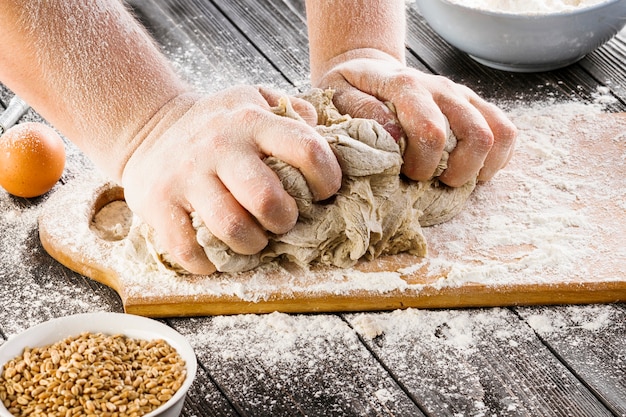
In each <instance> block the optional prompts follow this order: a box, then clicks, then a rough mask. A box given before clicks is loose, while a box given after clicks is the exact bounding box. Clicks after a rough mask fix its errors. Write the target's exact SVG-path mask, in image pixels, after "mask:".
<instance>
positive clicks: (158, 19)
mask: <svg viewBox="0 0 626 417" xmlns="http://www.w3.org/2000/svg"><path fill="white" fill-rule="evenodd" d="M134 4H135V7H136V8H137V10H145V11H144V12H143V13H142V12H138V13H139V14H140V16H143V18H144V24H146V25H147V26H149V27H150V26H155V27H157V28H159V27H161V28H167V25H169V24H171V26H170V29H169V30H170V31H171V32H175V31H177V30H181V31H182V32H184V36H181V35H180V34H169V35H168V31H167V29H166V30H162V29H161V30H156V31H154V33H155V36H165V39H163V38H158V37H157V40H158V41H159V42H163V41H165V42H164V43H162V45H163V47H164V48H165V49H166V50H167V47H168V44H167V41H168V39H169V40H171V39H172V38H178V39H179V41H178V43H180V42H181V39H183V41H182V45H176V43H177V42H174V45H175V47H174V48H173V49H174V50H173V51H172V50H170V52H169V53H170V54H173V56H175V57H176V59H186V61H185V63H189V62H191V61H193V60H194V59H195V58H194V57H195V56H198V59H201V60H202V62H203V64H202V65H201V66H200V69H201V72H198V71H196V73H195V74H192V77H193V78H194V79H195V81H196V82H195V84H196V85H199V86H201V89H202V90H205V91H209V92H215V91H217V90H222V89H224V88H225V87H227V86H232V85H235V84H265V85H272V86H274V87H276V88H283V89H285V90H288V89H291V85H290V83H289V82H288V81H287V80H286V79H285V78H284V77H283V76H282V74H280V72H279V71H277V70H276V68H275V67H274V66H273V65H272V64H271V63H270V62H269V61H268V60H267V59H266V58H265V57H264V56H263V55H262V54H261V53H260V52H259V50H258V49H257V48H256V47H255V46H254V45H252V44H251V43H250V41H249V40H248V39H247V38H246V36H245V35H244V34H243V33H242V32H240V31H239V30H238V29H237V28H236V27H234V26H233V24H232V23H231V22H230V21H229V20H228V19H227V18H226V17H225V16H224V15H223V14H222V13H221V12H220V11H219V10H218V9H217V8H216V7H215V6H214V5H213V4H212V3H211V2H208V1H204V2H197V1H189V0H162V1H158V2H156V1H155V2H135V3H134ZM185 37H187V38H188V39H189V40H190V41H191V42H189V41H184V38H185ZM184 45H188V46H191V50H192V52H191V53H190V52H186V51H185V50H180V49H178V48H179V46H184ZM176 49H178V50H176ZM198 53H201V54H202V55H197V54H198ZM187 76H189V74H187ZM202 85H204V87H202Z"/></svg>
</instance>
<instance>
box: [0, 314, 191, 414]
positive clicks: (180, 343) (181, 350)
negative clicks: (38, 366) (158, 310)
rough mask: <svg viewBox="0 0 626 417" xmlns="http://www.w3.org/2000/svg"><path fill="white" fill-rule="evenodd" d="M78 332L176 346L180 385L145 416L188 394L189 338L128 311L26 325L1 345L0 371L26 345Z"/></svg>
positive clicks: (0, 411)
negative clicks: (160, 341) (182, 363)
mask: <svg viewBox="0 0 626 417" xmlns="http://www.w3.org/2000/svg"><path fill="white" fill-rule="evenodd" d="M81 332H92V333H96V332H101V333H105V334H109V335H113V334H123V335H125V336H127V337H131V338H134V339H143V340H153V339H163V340H165V341H166V342H167V343H169V344H170V346H172V347H173V348H174V349H176V351H177V352H178V354H179V355H180V356H181V358H182V359H183V360H184V361H185V369H186V371H187V375H186V377H185V381H184V382H183V384H182V385H181V387H180V388H179V389H178V390H177V391H176V393H174V395H173V396H172V398H170V399H169V400H168V401H167V402H165V403H164V404H162V405H161V406H159V407H158V408H156V409H155V410H153V411H151V412H150V413H148V414H145V415H144V417H153V416H157V415H158V414H160V413H162V412H163V411H165V410H167V409H169V408H170V407H172V406H173V405H174V404H176V403H177V402H178V401H179V400H181V399H184V397H185V396H186V395H187V391H188V390H189V387H190V386H191V384H192V382H193V380H194V379H195V376H196V372H197V369H198V364H197V361H196V355H195V353H194V351H193V348H192V347H191V344H190V343H189V341H188V340H187V339H186V338H185V337H184V336H183V335H181V334H180V333H178V332H177V331H176V330H174V329H173V328H171V327H169V326H167V325H166V324H163V323H161V322H159V321H157V320H154V319H151V318H148V317H143V316H137V315H134V314H128V313H115V312H94V313H79V314H72V315H69V316H62V317H57V318H54V319H50V320H48V321H45V322H43V323H39V324H36V325H34V326H32V327H29V328H28V329H26V330H24V331H22V332H21V333H18V334H16V335H14V336H11V337H9V338H8V339H7V340H6V341H5V342H4V343H3V344H2V346H0V372H2V371H3V370H4V365H5V364H6V363H7V362H8V361H9V360H11V359H13V358H15V357H17V356H18V355H21V354H22V352H23V351H24V348H25V347H27V346H28V347H41V346H46V345H49V344H52V343H55V342H57V341H60V340H63V339H64V338H66V337H69V336H77V335H79V334H80V333H81ZM37 340H39V342H37ZM0 416H7V417H9V416H12V414H11V413H9V411H8V410H7V409H6V407H5V406H4V404H2V402H0Z"/></svg>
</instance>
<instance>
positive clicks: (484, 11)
mask: <svg viewBox="0 0 626 417" xmlns="http://www.w3.org/2000/svg"><path fill="white" fill-rule="evenodd" d="M425 1H431V0H425ZM439 1H441V2H442V3H446V4H448V5H450V6H454V7H459V8H460V9H464V10H467V11H471V12H475V13H480V14H485V15H490V16H499V17H506V18H511V19H529V18H530V19H537V18H542V17H561V16H563V17H565V16H574V15H578V14H585V13H588V12H590V11H593V10H596V9H602V8H605V7H607V6H610V5H612V4H615V3H620V2H625V1H626V0H606V1H603V2H602V3H598V4H594V5H593V6H588V7H582V8H580V9H574V10H565V11H561V12H554V13H513V12H498V11H494V10H488V9H480V8H476V7H470V6H466V5H464V4H460V3H457V2H456V1H452V0H439Z"/></svg>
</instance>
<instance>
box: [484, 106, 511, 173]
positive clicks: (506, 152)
mask: <svg viewBox="0 0 626 417" xmlns="http://www.w3.org/2000/svg"><path fill="white" fill-rule="evenodd" d="M474 106H475V107H476V108H477V109H478V110H479V111H480V112H481V113H482V115H483V117H484V118H485V120H486V121H487V123H488V124H489V126H490V128H491V131H492V132H493V135H494V143H493V146H492V148H491V151H490V152H489V155H487V159H485V163H484V166H483V168H482V169H481V170H480V172H479V175H478V180H479V181H488V180H490V179H491V178H493V176H494V175H495V174H496V172H498V171H499V170H500V169H502V168H504V167H505V166H506V164H508V162H509V160H510V159H511V157H512V156H513V150H514V148H515V141H516V138H517V127H515V125H514V124H513V123H512V122H511V121H510V120H509V119H508V118H507V117H506V115H505V114H504V112H503V111H502V110H501V109H499V108H498V107H497V106H495V105H493V104H491V103H488V102H486V101H483V100H480V99H479V100H476V101H475V102H474Z"/></svg>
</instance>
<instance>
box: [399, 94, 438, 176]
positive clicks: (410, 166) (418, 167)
mask: <svg viewBox="0 0 626 417" xmlns="http://www.w3.org/2000/svg"><path fill="white" fill-rule="evenodd" d="M394 104H395V105H396V109H397V114H398V119H399V120H400V123H401V125H402V127H403V130H404V133H405V134H406V137H407V145H406V150H405V152H404V165H403V167H402V172H403V173H404V174H405V175H406V176H408V177H409V178H411V179H414V180H419V181H426V180H428V179H430V178H431V177H432V176H433V173H434V172H435V170H436V169H437V166H438V165H439V162H440V161H441V156H442V153H443V149H444V147H445V144H446V139H447V137H446V136H447V127H446V126H447V124H446V121H445V119H444V117H443V115H442V114H441V111H440V110H439V107H437V105H436V104H435V102H434V101H432V99H431V98H430V97H429V96H420V95H418V94H411V95H405V96H400V97H398V98H397V99H396V100H395V103H394Z"/></svg>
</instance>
